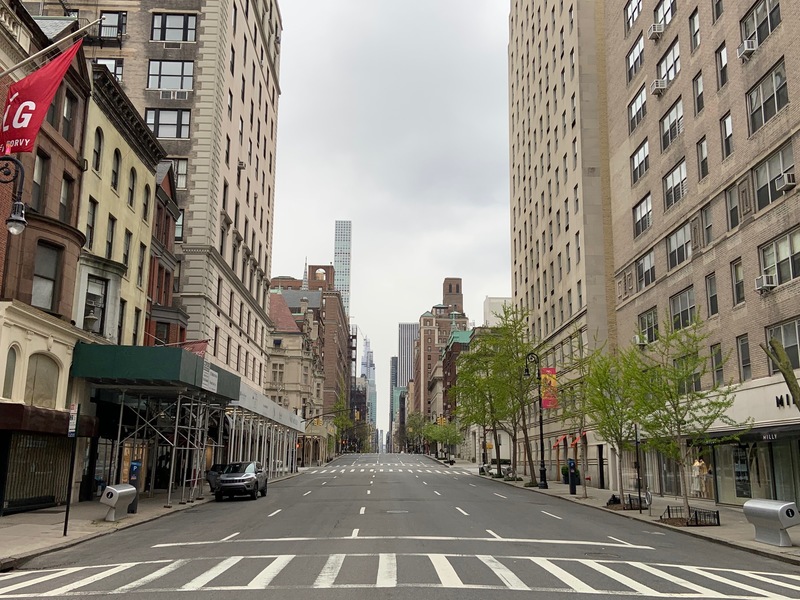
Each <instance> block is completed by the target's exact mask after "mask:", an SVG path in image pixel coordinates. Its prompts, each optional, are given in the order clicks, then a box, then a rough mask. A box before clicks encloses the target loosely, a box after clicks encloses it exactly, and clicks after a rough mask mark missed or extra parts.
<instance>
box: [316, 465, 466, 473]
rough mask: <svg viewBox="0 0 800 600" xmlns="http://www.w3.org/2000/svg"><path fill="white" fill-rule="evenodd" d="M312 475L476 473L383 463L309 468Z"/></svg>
mask: <svg viewBox="0 0 800 600" xmlns="http://www.w3.org/2000/svg"><path fill="white" fill-rule="evenodd" d="M305 472H306V473H308V474H310V475H316V474H325V473H328V474H330V475H340V474H347V473H406V474H408V473H413V474H419V473H430V474H435V475H473V474H474V473H470V472H469V471H464V470H460V469H426V468H419V467H417V468H413V469H412V468H410V467H390V466H388V465H382V466H380V467H362V466H356V467H328V468H325V469H321V468H320V469H309V470H307V471H305Z"/></svg>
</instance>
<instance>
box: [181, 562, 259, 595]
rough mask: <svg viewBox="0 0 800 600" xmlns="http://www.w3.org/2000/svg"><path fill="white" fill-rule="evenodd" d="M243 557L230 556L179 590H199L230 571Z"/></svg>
mask: <svg viewBox="0 0 800 600" xmlns="http://www.w3.org/2000/svg"><path fill="white" fill-rule="evenodd" d="M243 558H244V557H243V556H230V557H228V558H226V559H225V560H223V561H220V562H219V563H217V564H216V565H215V566H214V567H211V568H210V569H209V570H208V571H206V572H205V573H202V574H200V575H198V576H197V577H195V578H194V579H192V580H191V581H190V582H189V583H187V584H184V585H183V586H181V587H180V589H181V590H199V589H200V588H201V587H203V586H204V585H205V584H207V583H210V582H211V581H212V580H213V579H216V577H217V576H219V575H221V574H222V573H224V572H225V571H227V570H228V569H230V568H231V567H232V566H233V565H235V564H236V563H238V562H239V561H240V560H242V559H243Z"/></svg>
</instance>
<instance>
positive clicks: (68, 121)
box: [61, 90, 78, 144]
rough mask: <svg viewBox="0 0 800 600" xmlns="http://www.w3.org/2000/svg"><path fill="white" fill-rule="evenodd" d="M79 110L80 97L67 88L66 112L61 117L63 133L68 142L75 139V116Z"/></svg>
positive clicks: (65, 97)
mask: <svg viewBox="0 0 800 600" xmlns="http://www.w3.org/2000/svg"><path fill="white" fill-rule="evenodd" d="M77 110H78V99H77V98H76V97H75V95H74V94H73V93H72V92H70V91H69V90H67V92H66V93H65V94H64V112H63V114H62V119H61V135H62V136H63V137H64V139H65V140H67V142H69V143H70V144H72V143H73V142H74V141H75V117H76V112H77Z"/></svg>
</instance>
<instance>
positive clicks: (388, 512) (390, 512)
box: [386, 510, 408, 515]
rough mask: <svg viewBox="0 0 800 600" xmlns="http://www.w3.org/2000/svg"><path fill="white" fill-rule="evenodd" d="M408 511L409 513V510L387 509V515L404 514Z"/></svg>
mask: <svg viewBox="0 0 800 600" xmlns="http://www.w3.org/2000/svg"><path fill="white" fill-rule="evenodd" d="M406 513H408V511H407V510H387V511H386V514H387V515H403V514H406Z"/></svg>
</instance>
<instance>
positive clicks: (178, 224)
mask: <svg viewBox="0 0 800 600" xmlns="http://www.w3.org/2000/svg"><path fill="white" fill-rule="evenodd" d="M183 217H184V213H183V209H181V211H180V213H179V214H178V218H177V219H176V221H175V241H176V242H182V241H183Z"/></svg>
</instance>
